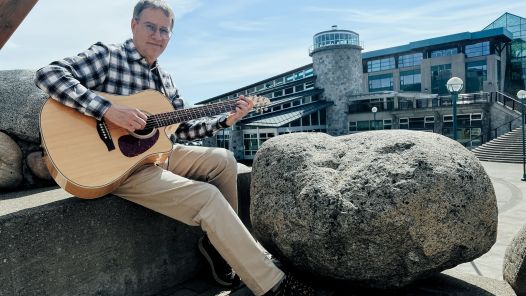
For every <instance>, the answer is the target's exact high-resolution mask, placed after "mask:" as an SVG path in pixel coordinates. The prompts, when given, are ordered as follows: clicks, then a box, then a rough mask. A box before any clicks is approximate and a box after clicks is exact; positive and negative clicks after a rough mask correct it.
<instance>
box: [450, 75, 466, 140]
mask: <svg viewBox="0 0 526 296" xmlns="http://www.w3.org/2000/svg"><path fill="white" fill-rule="evenodd" d="M446 87H447V90H448V91H449V92H450V93H451V104H452V105H453V140H455V141H456V140H457V98H458V93H459V92H460V91H461V90H462V88H463V87H464V81H462V79H460V78H458V77H451V78H449V80H448V81H447V83H446Z"/></svg>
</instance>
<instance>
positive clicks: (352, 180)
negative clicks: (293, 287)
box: [250, 130, 497, 288]
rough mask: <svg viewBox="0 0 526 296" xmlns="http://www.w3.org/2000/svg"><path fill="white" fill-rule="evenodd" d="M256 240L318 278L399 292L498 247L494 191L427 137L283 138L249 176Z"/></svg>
mask: <svg viewBox="0 0 526 296" xmlns="http://www.w3.org/2000/svg"><path fill="white" fill-rule="evenodd" d="M251 186H252V187H251V205H250V211H251V221H252V227H253V232H254V234H255V235H256V237H257V238H258V239H259V240H260V241H261V243H262V244H263V245H264V246H265V247H266V248H267V249H268V250H269V251H270V252H271V253H272V254H273V255H275V256H276V257H277V258H278V259H280V260H281V261H283V262H284V264H286V265H289V268H292V269H296V271H298V272H304V273H307V274H309V275H312V276H316V277H318V278H319V277H325V278H327V279H330V280H337V281H351V282H353V283H354V284H357V285H362V286H366V287H373V288H393V287H402V286H405V285H407V284H409V283H411V282H413V281H414V280H416V279H419V278H425V277H428V276H430V275H432V274H434V273H437V272H440V271H442V270H445V269H448V268H451V267H454V266H456V265H458V264H460V263H464V262H469V261H472V260H473V259H475V258H477V257H479V256H481V255H482V254H484V253H486V252H487V251H488V250H489V249H490V248H491V246H492V245H493V244H494V243H495V241H496V233H497V203H496V198H495V192H494V190H493V186H492V184H491V181H490V179H489V177H488V176H487V174H486V173H485V171H484V168H483V167H482V166H481V164H480V162H479V161H478V160H477V159H476V157H475V156H474V155H473V154H472V153H471V152H469V151H468V150H466V149H465V148H464V147H463V146H462V145H460V144H459V143H457V142H455V141H453V140H451V139H449V138H446V137H444V136H441V135H439V134H434V133H426V132H412V131H402V130H397V131H377V132H367V133H359V134H354V135H349V136H342V137H331V136H329V135H326V134H322V133H298V134H289V135H283V136H279V137H276V138H273V139H271V140H268V141H266V142H265V143H264V144H263V145H262V147H261V148H260V149H259V151H258V152H257V154H256V157H255V159H254V163H253V167H252V185H251Z"/></svg>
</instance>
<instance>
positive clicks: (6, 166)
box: [0, 132, 23, 189]
mask: <svg viewBox="0 0 526 296" xmlns="http://www.w3.org/2000/svg"><path fill="white" fill-rule="evenodd" d="M22 178H23V176H22V150H20V147H18V145H17V144H16V142H15V141H13V140H12V139H11V138H10V137H9V136H8V135H6V134H4V133H2V132H0V188H1V189H6V188H7V189H12V188H15V187H16V186H18V184H20V182H22Z"/></svg>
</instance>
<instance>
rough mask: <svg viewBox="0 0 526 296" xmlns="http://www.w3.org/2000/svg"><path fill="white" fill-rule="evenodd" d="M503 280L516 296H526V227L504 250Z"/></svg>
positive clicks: (525, 226)
mask: <svg viewBox="0 0 526 296" xmlns="http://www.w3.org/2000/svg"><path fill="white" fill-rule="evenodd" d="M503 278H504V280H505V281H507V282H508V283H509V284H510V285H511V287H512V288H513V290H515V293H517V295H518V296H526V225H524V226H523V227H522V228H521V230H520V231H519V232H518V233H517V234H516V235H515V237H514V238H513V240H512V242H511V244H510V245H509V246H508V248H507V249H506V253H505V255H504V268H503Z"/></svg>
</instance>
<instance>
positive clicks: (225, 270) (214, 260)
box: [198, 235, 240, 287]
mask: <svg viewBox="0 0 526 296" xmlns="http://www.w3.org/2000/svg"><path fill="white" fill-rule="evenodd" d="M198 247H199V251H201V254H203V256H205V258H206V261H208V263H209V264H210V269H211V270H212V276H213V277H214V280H215V281H216V282H217V283H218V284H220V285H221V286H225V287H234V286H237V285H238V284H239V283H240V279H239V277H238V276H237V275H236V274H235V272H234V271H233V270H232V267H230V265H228V263H226V261H225V259H223V257H221V255H220V254H219V252H217V250H216V249H215V248H214V246H212V243H211V242H210V240H209V239H208V237H207V236H206V235H205V236H203V237H201V238H200V239H199V243H198Z"/></svg>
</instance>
